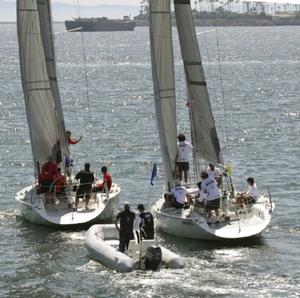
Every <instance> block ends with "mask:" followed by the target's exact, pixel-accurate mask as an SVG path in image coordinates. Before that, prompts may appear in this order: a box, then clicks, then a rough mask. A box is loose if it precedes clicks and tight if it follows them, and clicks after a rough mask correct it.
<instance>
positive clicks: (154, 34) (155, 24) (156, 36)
mask: <svg viewBox="0 0 300 298" xmlns="http://www.w3.org/2000/svg"><path fill="white" fill-rule="evenodd" d="M149 21H150V22H149V29H150V45H151V62H152V77H153V85H154V97H155V113H156V120H157V127H158V132H159V140H160V148H161V156H162V160H163V165H164V177H165V182H166V186H167V187H170V186H173V185H174V176H175V170H176V155H177V145H176V137H177V129H176V103H175V78H174V58H173V41H172V27H171V4H170V0H165V1H161V0H152V1H150V3H149Z"/></svg>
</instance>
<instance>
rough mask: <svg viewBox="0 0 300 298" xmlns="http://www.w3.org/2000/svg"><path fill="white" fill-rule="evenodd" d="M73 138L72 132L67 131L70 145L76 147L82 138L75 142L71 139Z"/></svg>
mask: <svg viewBox="0 0 300 298" xmlns="http://www.w3.org/2000/svg"><path fill="white" fill-rule="evenodd" d="M71 136H72V133H71V130H67V131H66V137H67V142H68V145H74V144H77V143H79V142H80V141H81V139H82V136H80V137H79V139H78V140H74V139H72V138H71Z"/></svg>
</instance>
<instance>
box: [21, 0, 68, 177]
mask: <svg viewBox="0 0 300 298" xmlns="http://www.w3.org/2000/svg"><path fill="white" fill-rule="evenodd" d="M49 17H50V15H49ZM17 28H18V41H19V54H20V65H21V75H22V84H23V92H24V98H25V106H26V113H27V121H28V125H29V131H30V139H31V146H32V153H33V160H34V165H35V174H38V173H39V170H40V166H41V165H42V164H43V163H44V162H46V161H47V160H48V159H49V158H52V160H57V161H61V154H62V153H63V154H64V153H65V152H67V148H66V144H65V143H66V142H65V129H64V124H63V123H64V122H63V116H62V111H61V106H60V100H59V97H56V96H57V95H58V90H57V91H56V90H55V87H54V88H53V89H54V91H53V90H52V87H53V82H52V84H51V83H50V79H49V76H52V75H53V77H55V76H56V75H55V67H54V66H52V67H51V64H49V63H48V65H47V64H46V58H49V57H50V56H51V55H52V57H53V60H54V50H53V48H52V49H48V50H47V51H48V54H47V55H46V54H45V49H46V48H47V47H48V46H49V47H50V48H51V45H52V42H49V40H48V41H46V40H47V39H48V38H49V36H50V35H51V29H50V28H51V26H50V25H48V29H49V33H47V32H46V29H45V30H41V27H40V17H39V10H38V6H37V1H36V0H18V1H17ZM47 34H48V35H49V36H48V37H46V35H47ZM42 35H44V38H43V37H42ZM52 47H53V45H52ZM49 53H50V54H49ZM51 69H52V70H51ZM55 84H56V83H55ZM56 92H57V94H56ZM62 148H63V149H62Z"/></svg>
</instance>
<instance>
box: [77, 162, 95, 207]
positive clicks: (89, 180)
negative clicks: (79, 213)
mask: <svg viewBox="0 0 300 298" xmlns="http://www.w3.org/2000/svg"><path fill="white" fill-rule="evenodd" d="M75 179H76V180H80V184H79V187H78V189H77V192H76V199H75V209H76V210H77V206H78V203H79V198H84V197H85V205H86V209H87V207H88V203H89V200H90V197H91V192H92V185H93V183H94V180H95V178H94V173H93V172H91V171H90V164H89V163H85V164H84V170H81V171H80V172H78V173H77V174H76V176H75Z"/></svg>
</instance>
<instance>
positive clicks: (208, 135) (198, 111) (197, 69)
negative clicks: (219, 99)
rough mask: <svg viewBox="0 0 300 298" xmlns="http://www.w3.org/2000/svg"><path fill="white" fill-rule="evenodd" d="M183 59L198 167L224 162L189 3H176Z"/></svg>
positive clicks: (182, 1) (181, 1)
mask: <svg viewBox="0 0 300 298" xmlns="http://www.w3.org/2000/svg"><path fill="white" fill-rule="evenodd" d="M174 6H175V16H176V23H177V30H178V34H179V42H180V48H181V56H182V60H183V63H184V70H185V75H186V84H187V90H188V96H189V99H188V100H189V116H190V125H191V131H192V143H193V150H194V157H195V160H196V164H197V163H198V162H199V160H200V159H206V160H208V161H211V162H214V163H219V164H221V163H223V159H222V155H221V150H220V145H219V139H218V136H217V130H216V126H215V121H214V117H213V114H212V109H211V104H210V100H209V94H208V90H207V84H206V80H205V75H204V70H203V66H202V61H201V55H200V50H199V46H198V41H197V34H196V31H195V25H194V20H193V15H192V10H191V5H190V0H174Z"/></svg>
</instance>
